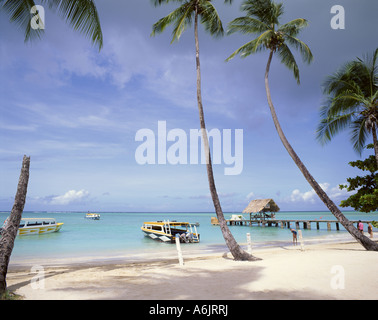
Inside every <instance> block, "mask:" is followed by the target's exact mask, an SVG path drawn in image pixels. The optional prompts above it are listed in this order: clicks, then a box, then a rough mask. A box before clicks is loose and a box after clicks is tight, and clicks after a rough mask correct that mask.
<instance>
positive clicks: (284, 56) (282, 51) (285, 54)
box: [277, 44, 300, 84]
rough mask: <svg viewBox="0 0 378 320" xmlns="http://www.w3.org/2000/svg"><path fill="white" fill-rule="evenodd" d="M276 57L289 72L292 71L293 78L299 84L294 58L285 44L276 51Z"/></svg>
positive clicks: (297, 69)
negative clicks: (277, 56)
mask: <svg viewBox="0 0 378 320" xmlns="http://www.w3.org/2000/svg"><path fill="white" fill-rule="evenodd" d="M277 52H278V55H279V56H280V58H281V62H282V63H283V64H284V65H285V66H286V67H288V68H289V70H291V71H293V74H294V78H295V80H297V83H298V84H299V83H300V79H299V68H298V65H297V62H296V61H295V58H294V56H293V54H292V52H291V51H290V49H289V47H288V46H287V45H286V44H283V45H281V46H280V47H279V48H278V50H277Z"/></svg>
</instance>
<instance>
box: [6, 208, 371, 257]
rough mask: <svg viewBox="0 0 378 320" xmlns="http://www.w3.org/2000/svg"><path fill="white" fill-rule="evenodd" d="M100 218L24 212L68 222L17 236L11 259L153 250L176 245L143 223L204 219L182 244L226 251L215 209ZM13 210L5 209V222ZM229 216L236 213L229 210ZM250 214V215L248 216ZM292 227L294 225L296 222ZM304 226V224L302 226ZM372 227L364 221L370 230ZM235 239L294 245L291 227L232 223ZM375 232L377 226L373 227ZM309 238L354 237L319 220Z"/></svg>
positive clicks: (305, 216)
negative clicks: (150, 233)
mask: <svg viewBox="0 0 378 320" xmlns="http://www.w3.org/2000/svg"><path fill="white" fill-rule="evenodd" d="M100 214H101V219H100V220H97V221H96V220H87V219H85V218H84V217H85V213H84V212H24V213H23V217H35V218H37V217H38V218H39V217H51V218H55V219H56V220H57V222H63V223H64V225H63V228H62V229H61V230H60V231H59V232H55V233H50V234H45V235H32V236H23V237H17V238H16V241H15V247H14V249H13V253H12V259H13V260H14V261H17V260H25V259H26V260H27V259H28V258H52V259H65V258H67V259H68V258H71V257H102V256H106V257H111V256H114V255H131V256H132V255H135V254H141V253H142V254H143V253H146V254H148V253H149V252H154V253H156V252H159V251H160V250H161V251H163V250H167V248H170V247H172V248H174V245H172V244H166V243H160V242H157V241H154V240H151V239H149V238H147V237H144V235H143V233H142V232H141V230H140V227H141V226H142V224H143V222H144V221H156V220H164V219H166V220H168V219H169V220H177V221H188V222H199V223H200V227H198V232H199V233H200V235H201V242H200V243H199V244H183V249H184V250H185V248H189V246H190V249H193V248H195V249H199V250H204V251H206V252H209V251H216V250H218V251H219V250H225V248H226V247H225V244H224V240H223V236H222V233H221V231H220V228H219V227H218V226H212V225H211V223H210V219H211V217H212V216H215V214H214V213H122V212H100ZM344 214H345V215H346V217H347V218H348V219H350V220H359V219H360V220H376V221H377V220H378V213H373V214H363V213H356V212H344ZM8 215H9V212H0V219H2V220H0V221H1V222H2V221H4V220H5V219H6V217H7V216H8ZM225 217H226V219H228V218H230V217H231V213H225ZM245 217H247V215H245ZM276 217H277V218H282V219H301V220H311V219H320V218H321V220H336V219H335V218H334V216H333V215H332V214H331V213H330V212H279V213H277V214H276ZM292 227H293V224H292ZM300 227H301V228H302V224H301V225H300ZM366 228H367V226H366V225H365V230H366ZM230 230H231V232H232V233H233V235H234V237H235V239H236V241H238V242H239V243H241V244H242V245H245V244H246V233H250V234H251V237H252V242H253V247H263V246H278V245H281V246H282V245H289V244H290V243H291V241H292V236H291V233H290V230H289V229H287V228H284V229H281V228H280V227H265V228H262V227H257V226H253V227H250V226H230ZM374 231H375V232H377V231H378V230H377V229H375V228H374ZM302 233H303V238H304V239H305V240H306V241H313V242H317V241H324V240H332V239H342V238H345V239H352V238H351V237H350V236H349V234H348V233H347V232H346V231H345V230H344V228H342V226H340V231H336V230H335V225H334V224H333V225H332V230H331V231H328V230H327V226H326V223H322V224H320V230H317V229H316V226H315V224H312V229H311V230H302Z"/></svg>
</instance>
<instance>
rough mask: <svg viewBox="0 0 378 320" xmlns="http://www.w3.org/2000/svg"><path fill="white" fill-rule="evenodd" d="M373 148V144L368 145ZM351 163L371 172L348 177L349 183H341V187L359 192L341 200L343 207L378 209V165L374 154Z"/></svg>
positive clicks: (358, 209) (360, 209) (369, 210)
mask: <svg viewBox="0 0 378 320" xmlns="http://www.w3.org/2000/svg"><path fill="white" fill-rule="evenodd" d="M368 148H369V149H371V148H373V145H372V144H370V145H368ZM349 165H350V166H352V167H355V168H358V169H360V170H363V171H368V172H370V173H369V174H367V175H365V176H357V177H355V178H348V179H347V182H348V183H349V185H340V189H346V190H347V191H355V190H357V192H356V193H355V194H353V195H351V196H350V197H349V198H348V199H346V200H343V201H341V204H340V206H341V207H352V208H354V209H355V210H357V211H361V212H371V211H375V210H378V166H377V162H376V161H375V157H374V156H373V155H371V156H369V157H368V158H367V159H365V160H357V161H351V162H349Z"/></svg>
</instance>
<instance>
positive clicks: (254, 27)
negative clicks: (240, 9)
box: [227, 17, 271, 34]
mask: <svg viewBox="0 0 378 320" xmlns="http://www.w3.org/2000/svg"><path fill="white" fill-rule="evenodd" d="M268 29H271V27H270V26H269V25H267V24H266V23H264V22H262V21H260V20H258V19H255V18H252V17H239V18H236V19H234V20H232V21H231V22H230V23H229V24H228V30H227V34H232V33H235V32H240V33H243V34H248V33H260V32H265V31H266V30H268Z"/></svg>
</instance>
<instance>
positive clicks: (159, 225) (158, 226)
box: [141, 220, 200, 243]
mask: <svg viewBox="0 0 378 320" xmlns="http://www.w3.org/2000/svg"><path fill="white" fill-rule="evenodd" d="M141 230H142V232H143V233H144V235H145V236H147V237H150V238H151V239H154V240H159V241H162V242H171V243H174V242H175V241H176V236H178V237H180V242H186V243H197V242H199V238H200V235H199V233H198V232H197V228H196V225H194V224H191V223H189V222H177V221H169V220H168V221H165V220H164V221H153V222H144V223H143V226H142V227H141Z"/></svg>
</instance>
